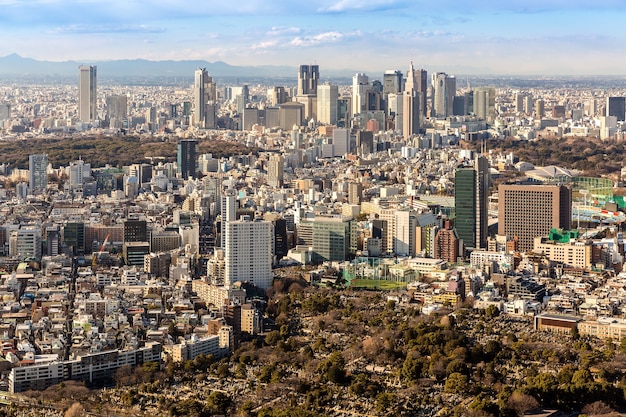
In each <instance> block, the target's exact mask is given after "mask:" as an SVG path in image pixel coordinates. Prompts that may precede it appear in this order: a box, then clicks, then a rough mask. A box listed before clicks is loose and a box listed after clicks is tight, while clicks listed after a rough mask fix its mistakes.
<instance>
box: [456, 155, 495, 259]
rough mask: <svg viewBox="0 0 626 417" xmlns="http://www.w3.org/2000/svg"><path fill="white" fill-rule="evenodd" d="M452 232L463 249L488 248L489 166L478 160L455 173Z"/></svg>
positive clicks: (482, 158)
mask: <svg viewBox="0 0 626 417" xmlns="http://www.w3.org/2000/svg"><path fill="white" fill-rule="evenodd" d="M454 179H455V181H454V189H455V192H454V212H455V214H456V220H455V223H454V226H455V229H456V231H457V233H458V235H459V238H460V239H463V244H464V245H465V247H466V248H473V249H478V248H486V247H487V227H488V224H487V221H488V216H487V210H488V195H487V193H488V191H489V162H488V161H487V158H485V157H483V156H479V157H477V158H476V159H475V160H474V165H473V166H468V167H459V168H457V169H456V171H455V173H454Z"/></svg>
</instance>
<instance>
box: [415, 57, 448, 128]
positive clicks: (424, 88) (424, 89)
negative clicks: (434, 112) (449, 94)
mask: <svg viewBox="0 0 626 417" xmlns="http://www.w3.org/2000/svg"><path fill="white" fill-rule="evenodd" d="M413 77H414V78H415V89H416V90H417V91H418V92H419V93H420V94H421V99H422V102H421V103H420V111H421V112H422V116H424V117H426V108H427V104H426V101H427V97H428V72H427V71H426V70H425V69H417V70H414V71H413ZM455 90H456V89H455Z"/></svg>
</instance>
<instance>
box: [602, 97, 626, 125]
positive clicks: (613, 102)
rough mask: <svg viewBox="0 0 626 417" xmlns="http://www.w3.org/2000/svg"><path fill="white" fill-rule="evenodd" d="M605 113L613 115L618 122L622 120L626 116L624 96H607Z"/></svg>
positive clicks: (625, 99)
mask: <svg viewBox="0 0 626 417" xmlns="http://www.w3.org/2000/svg"><path fill="white" fill-rule="evenodd" d="M605 114H606V116H615V117H617V121H618V122H620V121H621V122H623V121H624V119H625V118H626V98H624V97H607V98H606V113H605Z"/></svg>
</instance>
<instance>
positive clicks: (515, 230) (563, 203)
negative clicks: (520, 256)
mask: <svg viewBox="0 0 626 417" xmlns="http://www.w3.org/2000/svg"><path fill="white" fill-rule="evenodd" d="M571 221H572V190H571V188H569V187H568V186H565V185H527V184H502V185H500V186H499V187H498V235H501V236H507V237H508V238H511V239H513V238H515V237H517V238H518V239H519V250H520V251H521V252H527V251H529V250H531V249H532V248H533V243H534V242H533V240H534V238H535V237H537V236H544V235H547V234H548V232H549V231H550V229H551V228H553V227H555V228H563V229H569V228H570V227H571Z"/></svg>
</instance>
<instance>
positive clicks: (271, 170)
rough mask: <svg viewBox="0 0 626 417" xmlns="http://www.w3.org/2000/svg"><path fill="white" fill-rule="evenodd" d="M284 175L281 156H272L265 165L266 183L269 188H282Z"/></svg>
mask: <svg viewBox="0 0 626 417" xmlns="http://www.w3.org/2000/svg"><path fill="white" fill-rule="evenodd" d="M284 175H285V159H284V158H283V156H282V155H272V156H270V159H269V161H268V164H267V183H268V184H269V185H270V186H271V187H277V188H280V187H282V186H283V177H284Z"/></svg>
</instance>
